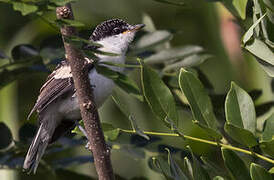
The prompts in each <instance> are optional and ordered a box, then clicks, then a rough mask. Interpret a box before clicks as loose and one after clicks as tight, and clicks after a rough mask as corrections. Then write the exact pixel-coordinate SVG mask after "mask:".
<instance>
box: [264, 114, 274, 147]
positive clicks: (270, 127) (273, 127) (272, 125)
mask: <svg viewBox="0 0 274 180" xmlns="http://www.w3.org/2000/svg"><path fill="white" fill-rule="evenodd" d="M272 140H274V113H273V114H272V115H271V116H270V117H269V118H267V120H266V121H265V128H264V131H263V134H262V138H261V141H265V142H266V141H272Z"/></svg>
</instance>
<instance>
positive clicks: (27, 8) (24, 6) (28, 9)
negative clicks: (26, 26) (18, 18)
mask: <svg viewBox="0 0 274 180" xmlns="http://www.w3.org/2000/svg"><path fill="white" fill-rule="evenodd" d="M12 5H13V9H14V10H16V11H20V12H21V13H22V15H23V16H25V15H28V14H30V13H34V12H36V11H37V10H38V6H36V5H34V4H29V3H24V2H15V1H12Z"/></svg>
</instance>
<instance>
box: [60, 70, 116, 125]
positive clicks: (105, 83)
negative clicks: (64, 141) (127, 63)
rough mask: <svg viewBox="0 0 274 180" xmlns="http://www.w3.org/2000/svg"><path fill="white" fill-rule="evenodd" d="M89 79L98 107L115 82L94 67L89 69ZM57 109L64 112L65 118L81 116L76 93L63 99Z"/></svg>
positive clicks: (108, 94) (73, 118) (61, 112)
mask: <svg viewBox="0 0 274 180" xmlns="http://www.w3.org/2000/svg"><path fill="white" fill-rule="evenodd" d="M89 80H90V84H91V85H92V87H93V94H94V100H95V104H96V107H97V108H99V107H100V106H101V105H102V104H103V103H104V101H105V100H106V99H107V98H108V96H110V94H111V92H112V89H113V87H114V85H115V84H114V82H113V81H112V80H110V79H108V78H106V77H104V76H103V75H101V74H98V73H97V72H96V70H95V69H94V70H91V71H90V73H89ZM58 111H59V112H60V114H64V115H65V118H66V119H71V120H75V119H79V118H81V115H80V109H79V105H78V98H77V96H76V94H74V95H73V96H72V97H68V98H66V99H64V100H63V101H62V102H61V104H60V105H59V108H58Z"/></svg>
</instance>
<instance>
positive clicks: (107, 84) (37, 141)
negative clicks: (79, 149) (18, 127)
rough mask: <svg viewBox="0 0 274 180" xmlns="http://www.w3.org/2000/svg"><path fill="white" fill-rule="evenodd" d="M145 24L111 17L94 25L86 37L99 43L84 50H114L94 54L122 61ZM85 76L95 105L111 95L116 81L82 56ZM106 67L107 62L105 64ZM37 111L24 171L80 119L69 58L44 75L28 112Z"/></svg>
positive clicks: (34, 166) (32, 169)
mask: <svg viewBox="0 0 274 180" xmlns="http://www.w3.org/2000/svg"><path fill="white" fill-rule="evenodd" d="M144 26H145V25H144V24H135V25H131V24H129V23H127V22H125V21H124V20H121V19H110V20H106V21H104V22H102V23H101V24H99V25H97V26H96V28H95V29H94V31H93V33H92V34H91V36H90V38H89V40H90V41H93V42H96V43H99V44H101V45H102V46H101V47H98V46H93V45H90V44H88V45H86V46H85V47H84V49H85V50H93V49H98V50H100V51H104V52H109V53H114V54H116V56H107V55H103V54H96V56H97V59H98V61H99V62H111V63H120V64H123V63H125V54H126V52H127V49H128V47H129V45H130V43H131V42H132V41H133V39H134V37H135V34H136V33H137V32H138V31H139V30H140V29H142V28H143V27H144ZM85 61H86V62H87V63H86V66H87V68H88V77H89V82H90V85H91V87H92V88H93V94H94V101H95V105H96V107H97V108H99V107H100V106H101V105H102V104H103V102H104V101H105V100H106V99H107V97H108V96H110V94H111V92H112V89H113V88H114V86H115V84H114V82H113V81H112V80H111V79H108V78H107V77H104V76H103V75H101V74H99V73H98V72H97V71H96V69H95V67H94V66H93V65H92V62H93V60H92V59H89V58H88V57H85ZM105 66H108V65H105ZM109 68H110V69H112V70H114V71H118V72H122V71H123V69H124V68H122V67H115V66H110V67H109ZM35 111H36V112H37V114H38V130H37V132H36V135H35V136H34V138H33V140H32V142H31V145H30V147H29V149H28V152H27V154H26V156H25V160H24V164H23V170H24V171H26V172H28V173H31V172H32V173H34V174H35V173H36V170H37V167H38V165H39V161H40V160H41V158H42V156H43V154H44V153H45V150H46V148H47V146H48V145H49V144H52V143H54V142H55V141H56V140H57V139H58V138H59V137H61V136H62V135H64V134H65V133H66V132H68V131H70V130H72V129H73V128H74V127H75V126H76V123H77V122H78V121H79V120H81V114H80V108H79V105H78V99H77V95H76V90H75V87H74V83H73V79H72V73H71V68H70V66H69V64H68V61H66V60H64V61H61V62H60V64H58V65H57V66H56V68H55V70H54V71H53V72H52V73H51V74H50V75H49V76H48V77H47V79H46V82H45V83H44V85H43V86H42V87H41V89H40V94H39V96H38V98H37V101H36V103H35V105H34V107H33V108H32V110H31V112H30V113H29V115H28V119H29V118H30V116H31V115H32V114H33V113H34V112H35Z"/></svg>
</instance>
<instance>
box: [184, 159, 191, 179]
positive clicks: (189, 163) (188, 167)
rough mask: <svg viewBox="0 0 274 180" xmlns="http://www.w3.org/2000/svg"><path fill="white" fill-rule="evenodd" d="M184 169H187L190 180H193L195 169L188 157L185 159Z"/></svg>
mask: <svg viewBox="0 0 274 180" xmlns="http://www.w3.org/2000/svg"><path fill="white" fill-rule="evenodd" d="M184 169H186V174H187V175H188V177H190V179H193V168H192V164H191V162H190V160H189V159H188V158H187V157H184Z"/></svg>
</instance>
